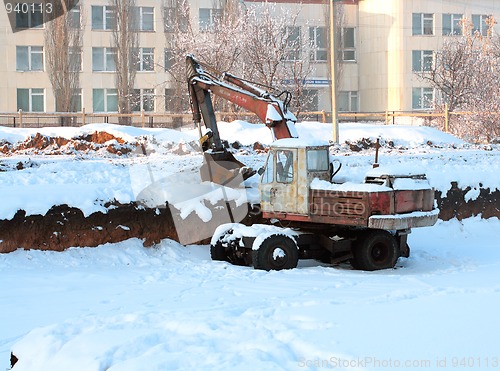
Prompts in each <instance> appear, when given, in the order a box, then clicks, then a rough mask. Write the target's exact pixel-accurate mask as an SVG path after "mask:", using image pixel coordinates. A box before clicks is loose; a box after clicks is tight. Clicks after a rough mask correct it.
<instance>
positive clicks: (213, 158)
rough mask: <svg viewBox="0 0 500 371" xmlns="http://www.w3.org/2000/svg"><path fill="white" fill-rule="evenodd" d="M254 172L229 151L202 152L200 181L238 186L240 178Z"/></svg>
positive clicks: (245, 177) (243, 178)
mask: <svg viewBox="0 0 500 371" xmlns="http://www.w3.org/2000/svg"><path fill="white" fill-rule="evenodd" d="M254 174H255V170H252V169H251V168H249V167H247V166H245V165H244V164H243V163H241V162H240V161H238V160H237V159H236V158H235V157H234V156H233V155H232V154H231V153H229V152H226V151H224V152H204V153H203V164H202V165H201V168H200V175H201V180H202V181H209V182H213V183H217V184H221V185H225V186H230V185H231V184H233V185H234V186H238V185H239V183H241V181H242V180H245V179H248V178H249V177H251V176H252V175H254Z"/></svg>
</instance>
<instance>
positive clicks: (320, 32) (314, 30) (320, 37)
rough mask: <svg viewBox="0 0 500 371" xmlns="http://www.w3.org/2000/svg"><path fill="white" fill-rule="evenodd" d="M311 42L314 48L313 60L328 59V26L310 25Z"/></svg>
mask: <svg viewBox="0 0 500 371" xmlns="http://www.w3.org/2000/svg"><path fill="white" fill-rule="evenodd" d="M309 42H310V43H311V47H312V48H313V50H312V52H311V59H312V60H313V61H326V60H327V59H328V57H327V41H326V27H309Z"/></svg>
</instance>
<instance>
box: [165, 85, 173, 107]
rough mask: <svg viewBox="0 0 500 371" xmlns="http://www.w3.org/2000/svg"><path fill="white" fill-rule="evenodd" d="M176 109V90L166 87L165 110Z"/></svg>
mask: <svg viewBox="0 0 500 371" xmlns="http://www.w3.org/2000/svg"><path fill="white" fill-rule="evenodd" d="M174 111H175V90H174V89H165V112H174Z"/></svg>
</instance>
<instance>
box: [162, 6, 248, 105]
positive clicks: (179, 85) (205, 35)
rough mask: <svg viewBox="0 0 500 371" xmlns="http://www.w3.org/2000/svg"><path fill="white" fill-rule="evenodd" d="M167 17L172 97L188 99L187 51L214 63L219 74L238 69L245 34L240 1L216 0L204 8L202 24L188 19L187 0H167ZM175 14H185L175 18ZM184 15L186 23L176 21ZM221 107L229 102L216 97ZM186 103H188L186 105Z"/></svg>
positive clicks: (213, 66)
mask: <svg viewBox="0 0 500 371" xmlns="http://www.w3.org/2000/svg"><path fill="white" fill-rule="evenodd" d="M164 5H165V7H164V17H167V16H168V15H170V16H168V18H166V22H168V23H167V24H168V30H166V32H165V37H166V45H167V53H168V58H167V56H166V58H165V59H166V65H167V66H166V71H167V72H168V73H169V75H170V81H169V82H168V83H167V84H168V86H169V87H171V90H170V92H171V93H172V95H171V96H170V97H165V99H169V100H171V101H176V102H181V103H184V102H186V103H187V99H186V93H187V90H186V85H185V81H186V76H185V55H186V54H193V55H195V56H196V58H197V59H198V60H199V61H200V62H202V63H204V64H206V65H207V66H211V67H212V70H211V72H212V73H213V74H215V75H217V74H220V73H221V72H225V71H232V72H234V71H236V70H238V67H237V66H238V63H240V60H241V58H240V55H241V48H242V42H241V38H242V37H243V36H242V35H243V32H242V25H243V18H242V14H243V13H242V12H241V7H240V3H239V2H237V1H236V0H214V2H213V3H212V5H211V8H201V9H200V10H199V12H200V22H199V24H196V25H195V24H192V23H190V22H186V21H185V20H184V19H188V18H189V17H188V14H189V8H188V7H187V6H186V4H185V3H184V1H183V0H164ZM172 15H177V16H178V15H181V17H180V18H177V20H174V19H173V17H172ZM179 19H181V20H183V21H182V24H179V23H176V22H178V20H179ZM167 59H168V61H167ZM214 100H215V102H214V105H215V107H216V109H217V110H225V109H227V107H228V103H227V102H225V101H223V100H221V99H218V98H217V97H214ZM185 107H186V106H185Z"/></svg>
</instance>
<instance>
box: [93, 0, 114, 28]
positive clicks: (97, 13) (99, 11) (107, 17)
mask: <svg viewBox="0 0 500 371" xmlns="http://www.w3.org/2000/svg"><path fill="white" fill-rule="evenodd" d="M115 13H116V10H115V7H114V6H107V5H105V6H96V5H92V29H93V30H113V29H115V28H116V14H115Z"/></svg>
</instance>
